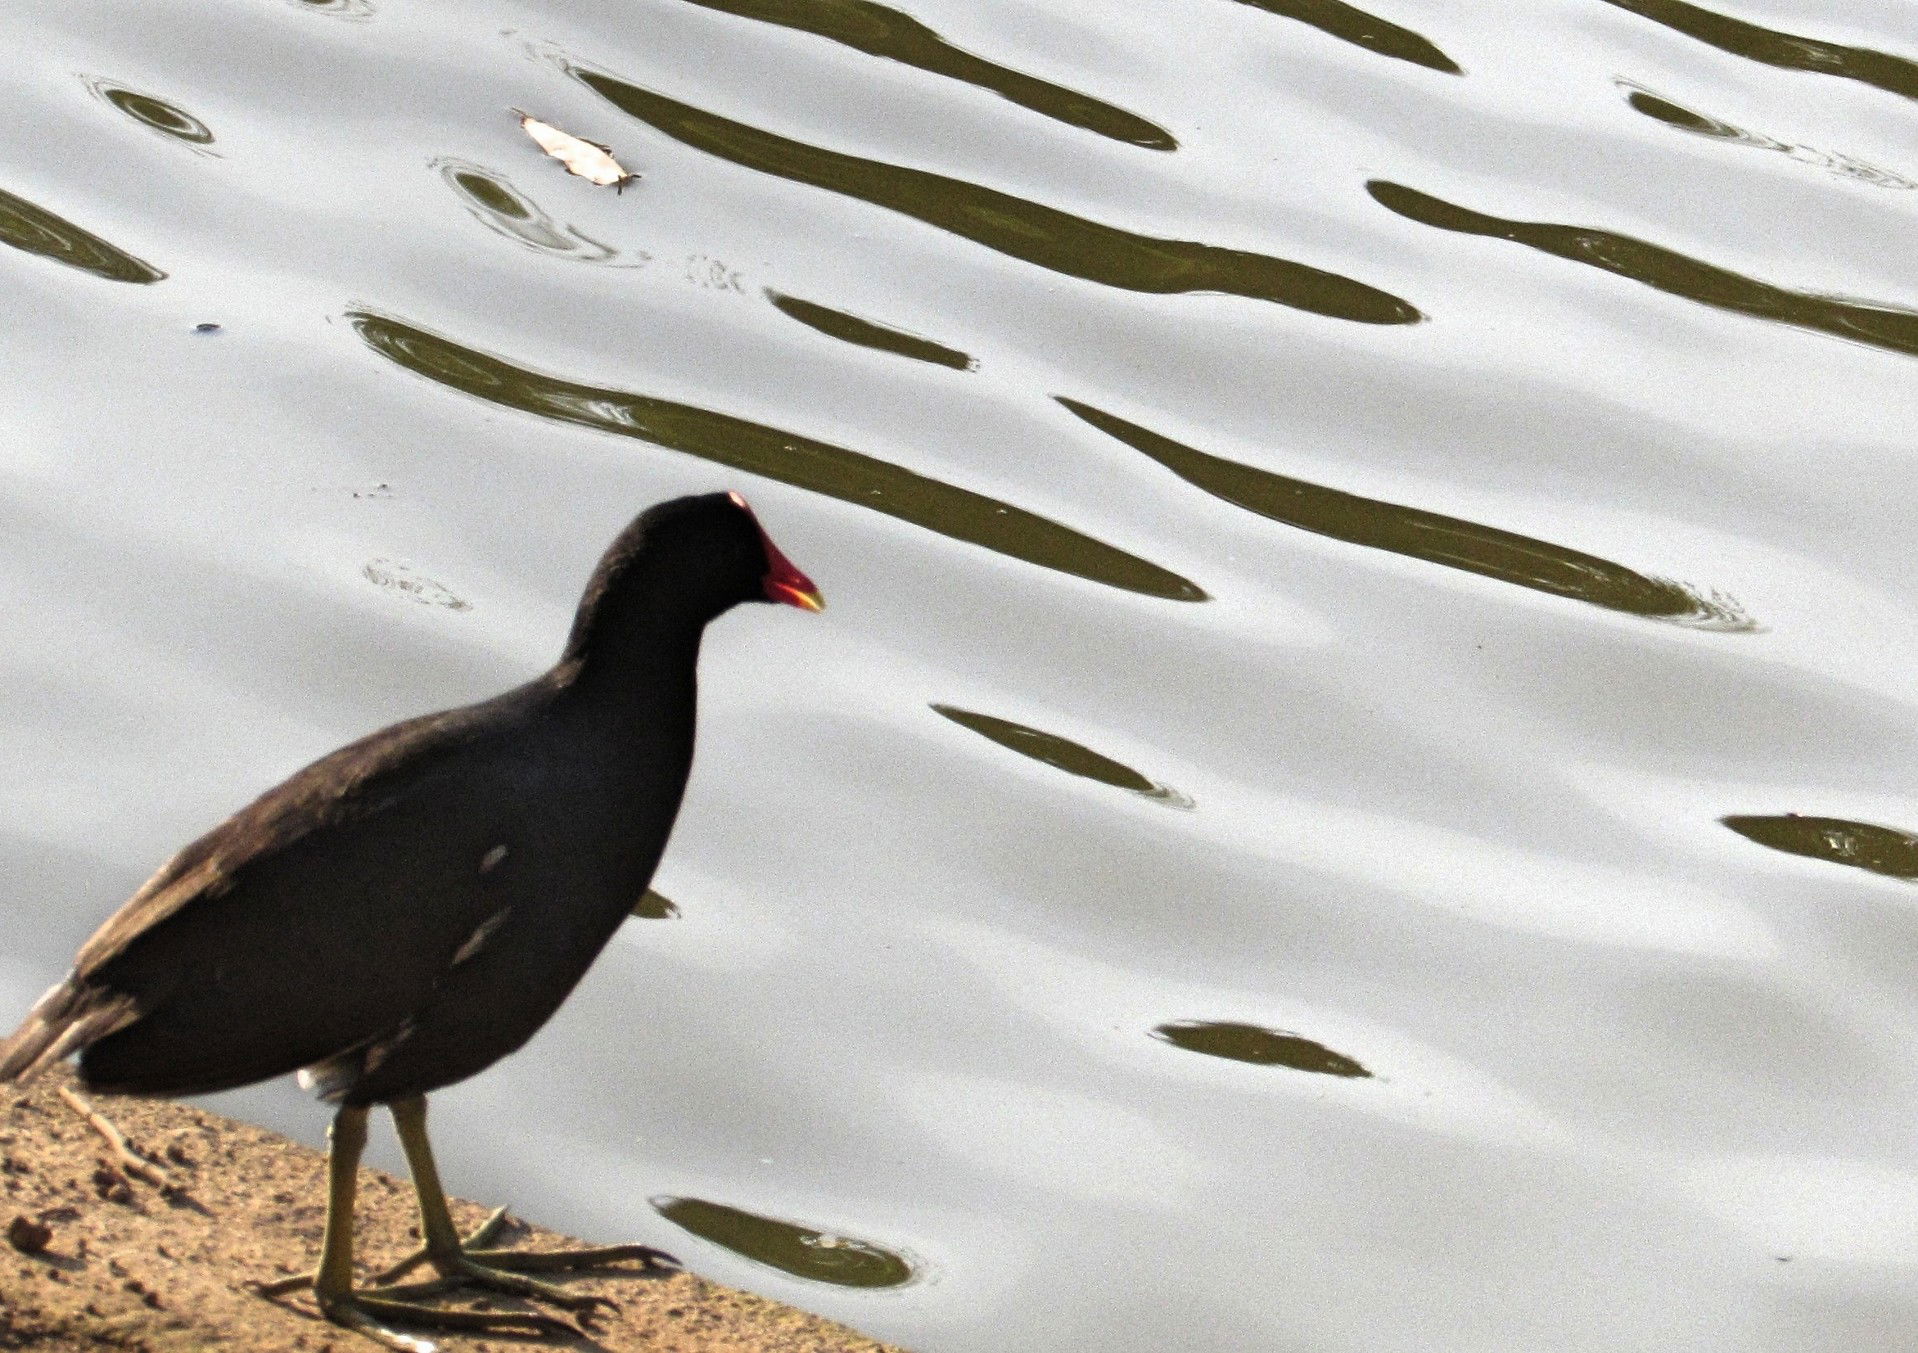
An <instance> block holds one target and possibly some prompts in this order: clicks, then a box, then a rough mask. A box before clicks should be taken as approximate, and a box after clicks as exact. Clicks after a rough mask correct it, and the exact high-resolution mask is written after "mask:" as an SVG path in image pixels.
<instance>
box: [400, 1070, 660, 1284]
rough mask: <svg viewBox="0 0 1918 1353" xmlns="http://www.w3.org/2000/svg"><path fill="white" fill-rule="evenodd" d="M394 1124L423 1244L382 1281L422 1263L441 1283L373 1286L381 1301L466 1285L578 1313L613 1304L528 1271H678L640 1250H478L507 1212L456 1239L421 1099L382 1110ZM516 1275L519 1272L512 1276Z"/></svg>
mask: <svg viewBox="0 0 1918 1353" xmlns="http://www.w3.org/2000/svg"><path fill="white" fill-rule="evenodd" d="M388 1107H389V1108H390V1109H391V1110H392V1113H393V1126H394V1127H395V1128H397V1129H398V1130H399V1135H400V1146H401V1148H402V1149H403V1150H404V1151H405V1152H406V1163H407V1166H408V1168H409V1169H411V1170H412V1172H413V1191H414V1192H415V1193H416V1194H418V1195H419V1203H420V1235H421V1237H422V1238H423V1239H424V1241H425V1244H424V1245H423V1246H422V1248H421V1251H420V1253H418V1254H416V1255H414V1256H412V1257H411V1258H409V1259H407V1260H406V1261H404V1262H402V1263H400V1264H397V1265H395V1266H394V1267H393V1268H391V1269H388V1270H387V1271H386V1272H385V1273H383V1274H381V1275H380V1277H381V1279H382V1280H391V1279H393V1278H397V1277H399V1276H400V1275H401V1274H403V1273H405V1272H406V1271H407V1270H408V1269H410V1268H412V1267H413V1266H414V1265H415V1264H417V1263H419V1262H420V1261H421V1260H425V1261H427V1262H430V1263H431V1264H432V1265H433V1267H434V1268H435V1269H437V1270H438V1271H439V1274H440V1276H439V1278H437V1279H435V1280H432V1281H428V1282H423V1283H412V1284H408V1285H407V1286H404V1287H381V1288H375V1289H373V1291H374V1293H375V1294H376V1295H377V1296H379V1297H382V1298H391V1297H416V1296H426V1295H428V1294H430V1293H434V1292H443V1291H446V1290H447V1289H449V1288H453V1287H462V1286H467V1285H473V1286H479V1287H490V1288H492V1289H494V1290H495V1291H499V1292H510V1293H512V1294H514V1295H515V1296H521V1297H530V1298H532V1299H534V1300H537V1301H550V1302H552V1303H553V1304H555V1305H558V1306H564V1307H566V1308H568V1309H571V1310H576V1311H584V1310H589V1309H591V1308H592V1307H595V1306H612V1305H613V1304H614V1303H612V1302H610V1301H608V1300H606V1298H604V1297H597V1296H592V1295H589V1294H586V1293H581V1292H569V1291H567V1290H566V1289H565V1288H563V1287H556V1286H554V1285H553V1284H552V1283H544V1282H540V1281H539V1280H538V1279H535V1278H528V1277H525V1276H523V1274H524V1273H526V1272H529V1271H530V1272H555V1271H559V1270H565V1269H581V1268H598V1267H602V1266H604V1265H607V1264H614V1263H618V1262H620V1261H622V1260H635V1259H636V1260H640V1261H642V1262H643V1263H644V1264H645V1265H646V1266H647V1268H648V1269H658V1268H663V1267H667V1266H674V1267H676V1266H677V1264H678V1261H677V1260H675V1259H674V1258H673V1257H672V1256H671V1255H668V1254H662V1253H661V1252H660V1251H658V1250H655V1249H652V1248H650V1247H648V1246H645V1245H606V1246H599V1247H595V1248H591V1249H577V1250H510V1249H490V1248H481V1247H482V1246H484V1245H485V1244H486V1242H487V1241H489V1240H491V1239H492V1237H493V1234H494V1233H495V1232H497V1231H498V1229H499V1227H500V1225H501V1223H502V1222H503V1221H504V1218H505V1209H504V1208H502V1209H500V1210H499V1211H498V1212H495V1213H494V1214H493V1215H492V1216H491V1217H489V1218H488V1219H487V1221H486V1224H485V1225H484V1226H482V1227H480V1229H479V1230H477V1231H475V1232H474V1233H473V1235H472V1236H471V1237H469V1238H468V1239H467V1240H465V1241H462V1240H461V1239H460V1235H459V1231H458V1230H457V1229H455V1227H454V1225H453V1214H452V1213H451V1212H450V1211H449V1210H448V1209H447V1206H446V1190H445V1189H444V1188H443V1187H441V1185H440V1174H439V1167H438V1166H437V1165H435V1164H434V1162H433V1146H432V1143H431V1142H430V1141H429V1140H428V1139H427V1136H426V1099H425V1097H424V1096H415V1097H413V1098H411V1099H400V1100H395V1101H394V1102H393V1103H392V1104H390V1105H389V1106H388ZM515 1270H517V1271H515Z"/></svg>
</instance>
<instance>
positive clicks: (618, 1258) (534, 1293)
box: [368, 1207, 679, 1313]
mask: <svg viewBox="0 0 1918 1353" xmlns="http://www.w3.org/2000/svg"><path fill="white" fill-rule="evenodd" d="M505 1224H506V1209H505V1208H503V1207H502V1208H500V1209H499V1210H497V1211H496V1212H494V1213H493V1214H492V1215H491V1216H490V1217H488V1218H487V1219H486V1220H485V1222H483V1223H482V1224H481V1225H480V1226H479V1228H478V1229H477V1230H475V1231H474V1232H473V1233H472V1234H471V1235H469V1236H467V1237H466V1238H465V1239H464V1240H462V1241H461V1242H460V1248H459V1250H458V1252H457V1253H455V1254H444V1255H435V1254H433V1253H431V1252H430V1251H429V1250H427V1249H426V1248H425V1247H422V1248H421V1249H419V1250H417V1251H416V1252H414V1253H413V1254H410V1255H408V1256H407V1257H406V1258H405V1259H402V1260H401V1261H400V1262H399V1263H397V1264H395V1265H393V1267H391V1268H389V1269H387V1270H386V1271H385V1272H383V1273H381V1274H380V1275H378V1277H377V1278H375V1279H374V1281H375V1282H376V1283H380V1284H386V1285H384V1286H376V1287H374V1288H372V1289H370V1290H369V1293H368V1295H370V1296H373V1297H376V1298H380V1299H386V1300H406V1299H409V1298H412V1297H423V1296H432V1295H434V1294H436V1293H439V1292H447V1291H451V1290H452V1289H454V1288H458V1287H487V1288H491V1289H492V1290H493V1291H496V1292H506V1293H510V1294H511V1295H513V1296H517V1297H525V1298H528V1299H530V1300H533V1301H545V1302H550V1303H552V1304H553V1305H555V1306H559V1307H563V1308H564V1309H567V1310H571V1311H579V1312H582V1313H584V1312H590V1311H592V1310H594V1309H595V1308H597V1307H601V1306H604V1307H607V1308H608V1309H611V1310H618V1309H619V1305H618V1303H617V1302H614V1301H611V1300H609V1299H607V1298H606V1297H601V1296H594V1295H592V1294H591V1293H586V1292H572V1291H568V1290H567V1289H566V1288H564V1287H559V1286H557V1285H555V1284H553V1283H547V1282H541V1281H540V1280H539V1279H537V1278H528V1277H526V1276H524V1275H525V1274H527V1273H560V1272H570V1271H576V1270H579V1269H589V1268H609V1267H611V1266H613V1265H616V1264H623V1263H632V1262H635V1261H636V1262H638V1263H640V1264H642V1265H643V1267H642V1268H641V1270H640V1274H651V1273H668V1272H674V1271H677V1269H678V1268H679V1261H678V1260H677V1259H675V1258H673V1256H672V1255H670V1254H667V1253H665V1252H664V1251H661V1250H655V1249H653V1248H651V1247H650V1246H647V1245H602V1246H597V1247H593V1248H584V1249H573V1250H515V1249H503V1248H495V1247H494V1246H493V1245H492V1242H493V1240H494V1239H495V1238H496V1237H497V1236H498V1235H499V1232H500V1230H501V1229H502V1228H503V1227H504V1226H505ZM421 1263H431V1264H432V1265H433V1267H434V1268H436V1269H438V1270H439V1274H440V1276H439V1277H437V1278H432V1279H428V1280H427V1281H425V1282H419V1283H407V1284H405V1285H395V1284H394V1280H395V1279H397V1278H400V1277H403V1276H404V1275H405V1274H407V1273H408V1272H410V1271H411V1270H412V1269H414V1268H416V1267H418V1266H419V1265H420V1264H421ZM635 1276H638V1275H635Z"/></svg>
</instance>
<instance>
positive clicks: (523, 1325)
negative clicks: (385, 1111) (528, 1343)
mask: <svg viewBox="0 0 1918 1353" xmlns="http://www.w3.org/2000/svg"><path fill="white" fill-rule="evenodd" d="M327 1140H328V1142H329V1144H330V1147H331V1149H330V1150H329V1151H328V1153H327V1158H326V1230H325V1232H324V1234H323V1235H322V1237H321V1240H320V1267H319V1269H318V1270H317V1271H316V1272H314V1273H313V1274H312V1275H311V1276H310V1278H308V1279H306V1282H310V1284H311V1285H312V1288H313V1297H314V1300H315V1301H317V1302H318V1303H319V1307H320V1313H321V1314H322V1315H324V1316H325V1317H326V1318H327V1319H328V1320H331V1321H332V1322H333V1323H334V1324H336V1325H344V1326H346V1327H347V1328H348V1329H351V1330H355V1331H357V1332H358V1333H360V1334H364V1335H365V1336H366V1337H367V1338H369V1339H371V1340H373V1341H374V1342H375V1343H377V1344H380V1345H382V1346H384V1347H386V1348H392V1349H398V1350H400V1353H434V1349H435V1345H434V1344H433V1343H431V1342H430V1341H428V1340H425V1339H415V1338H412V1337H411V1336H409V1335H405V1334H400V1333H398V1332H397V1331H394V1330H390V1329H388V1328H387V1327H386V1325H385V1324H384V1323H382V1322H384V1321H387V1320H398V1321H401V1322H403V1323H407V1324H417V1325H430V1326H437V1327H439V1328H441V1329H457V1330H476V1331H496V1330H501V1329H509V1328H512V1329H521V1330H524V1329H529V1328H530V1329H532V1330H535V1331H538V1332H540V1333H549V1332H561V1333H570V1334H578V1333H580V1331H579V1329H578V1328H577V1327H575V1326H573V1325H571V1324H569V1323H567V1322H566V1321H564V1320H557V1319H554V1318H553V1317H552V1316H546V1315H538V1314H531V1313H527V1312H523V1311H445V1310H440V1309H438V1308H436V1307H432V1306H421V1305H418V1304H416V1303H413V1302H407V1301H395V1300H392V1299H391V1298H389V1297H385V1296H379V1295H374V1294H370V1293H359V1292H355V1291H354V1290H353V1197H354V1192H355V1188H356V1185H357V1184H358V1182H359V1169H360V1153H361V1152H362V1151H364V1150H365V1149H366V1110H365V1109H358V1108H345V1109H341V1110H340V1111H339V1113H338V1114H336V1115H335V1116H334V1118H333V1126H332V1128H331V1129H330V1130H329V1131H328V1132H327ZM297 1285H303V1284H301V1283H300V1282H298V1281H297V1280H296V1281H294V1282H281V1283H273V1284H269V1285H268V1286H266V1287H263V1288H262V1289H260V1290H261V1294H262V1295H266V1296H271V1295H275V1294H277V1293H278V1292H281V1291H290V1290H292V1288H293V1287H294V1286H297Z"/></svg>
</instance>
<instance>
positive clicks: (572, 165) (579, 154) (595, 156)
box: [513, 108, 639, 189]
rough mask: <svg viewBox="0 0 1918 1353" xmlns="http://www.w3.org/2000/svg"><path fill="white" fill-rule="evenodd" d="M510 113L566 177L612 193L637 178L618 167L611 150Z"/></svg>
mask: <svg viewBox="0 0 1918 1353" xmlns="http://www.w3.org/2000/svg"><path fill="white" fill-rule="evenodd" d="M513 111H514V112H515V113H518V114H519V125H520V126H522V127H524V128H525V129H526V134H527V135H528V136H530V137H532V138H533V140H535V141H537V142H538V143H539V148H540V149H541V150H543V151H545V152H546V153H547V154H548V155H551V156H552V157H553V158H554V159H556V160H558V161H559V162H560V163H561V164H563V165H565V166H566V172H567V173H569V174H578V175H579V176H580V177H581V178H583V179H586V180H589V181H590V182H593V183H597V184H599V185H600V186H601V187H610V188H614V189H619V188H624V187H625V186H626V184H627V182H628V180H631V179H635V178H638V177H639V175H637V174H629V173H627V172H626V171H625V170H624V169H622V168H620V167H619V161H618V160H615V159H614V158H613V152H612V149H611V148H610V147H608V146H602V145H599V144H597V143H595V142H592V141H582V140H581V139H580V138H579V137H577V136H574V135H572V134H571V133H570V132H563V131H561V130H560V129H559V128H558V127H555V126H554V125H553V124H552V123H550V122H541V121H540V120H539V119H538V118H536V117H534V116H533V115H532V114H530V113H525V112H521V111H520V110H519V109H518V108H515V109H514V110H513Z"/></svg>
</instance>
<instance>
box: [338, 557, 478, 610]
mask: <svg viewBox="0 0 1918 1353" xmlns="http://www.w3.org/2000/svg"><path fill="white" fill-rule="evenodd" d="M360 572H361V573H362V574H363V575H365V577H366V580H367V581H368V582H370V583H372V584H373V585H374V586H375V587H382V588H385V589H386V590H387V591H388V592H392V593H394V594H396V595H398V596H402V597H405V598H406V599H407V600H408V601H416V602H418V603H419V604H420V605H422V606H444V607H445V608H446V609H447V610H449V611H470V610H472V609H473V603H472V602H470V601H467V600H466V599H465V598H464V597H457V596H454V595H453V593H452V592H450V591H448V590H447V589H446V588H444V587H442V586H441V585H440V584H439V583H436V582H434V581H433V580H432V579H431V578H428V577H426V576H424V575H423V574H421V573H420V572H419V570H418V569H416V568H414V567H413V566H412V565H411V564H408V563H405V562H403V561H401V560H398V559H374V560H372V561H370V562H369V563H368V564H367V565H366V567H365V568H362V569H361V570H360Z"/></svg>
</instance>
